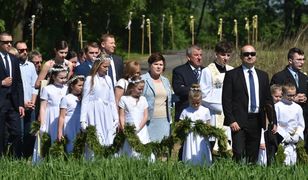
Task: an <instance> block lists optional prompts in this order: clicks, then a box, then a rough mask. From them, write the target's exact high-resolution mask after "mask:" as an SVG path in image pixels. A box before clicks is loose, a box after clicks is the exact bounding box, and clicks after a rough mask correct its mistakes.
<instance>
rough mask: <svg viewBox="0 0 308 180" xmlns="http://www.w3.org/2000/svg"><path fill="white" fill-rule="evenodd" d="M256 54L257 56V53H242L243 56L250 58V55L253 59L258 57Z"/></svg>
mask: <svg viewBox="0 0 308 180" xmlns="http://www.w3.org/2000/svg"><path fill="white" fill-rule="evenodd" d="M256 54H257V53H256V52H242V55H243V56H245V57H248V56H249V55H250V56H251V57H253V56H256Z"/></svg>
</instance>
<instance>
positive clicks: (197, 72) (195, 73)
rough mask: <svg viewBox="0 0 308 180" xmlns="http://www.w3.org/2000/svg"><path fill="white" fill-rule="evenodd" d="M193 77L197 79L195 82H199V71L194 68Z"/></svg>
mask: <svg viewBox="0 0 308 180" xmlns="http://www.w3.org/2000/svg"><path fill="white" fill-rule="evenodd" d="M193 72H194V75H195V76H196V78H197V80H198V82H199V77H200V75H199V70H198V69H197V68H196V69H194V71H193Z"/></svg>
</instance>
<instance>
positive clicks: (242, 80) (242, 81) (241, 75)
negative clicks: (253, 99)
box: [238, 66, 248, 97]
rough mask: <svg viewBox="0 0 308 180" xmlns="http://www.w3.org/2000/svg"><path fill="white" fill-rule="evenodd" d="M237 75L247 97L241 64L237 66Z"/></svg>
mask: <svg viewBox="0 0 308 180" xmlns="http://www.w3.org/2000/svg"><path fill="white" fill-rule="evenodd" d="M238 77H239V80H240V81H239V82H241V84H242V86H243V89H244V90H245V94H246V95H247V97H248V88H247V85H246V80H245V75H244V72H243V67H242V66H240V67H239V68H238Z"/></svg>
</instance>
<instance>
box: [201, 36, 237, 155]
mask: <svg viewBox="0 0 308 180" xmlns="http://www.w3.org/2000/svg"><path fill="white" fill-rule="evenodd" d="M231 54H232V45H231V43H229V42H225V41H222V42H219V43H217V44H216V46H215V60H214V62H213V63H210V64H209V65H208V66H207V67H206V68H204V69H203V70H202V73H201V78H200V87H201V91H202V105H203V106H205V107H207V108H209V109H210V113H211V125H212V126H215V127H218V128H221V129H223V130H224V131H225V133H226V135H227V136H228V140H229V141H230V142H231V131H230V128H229V127H227V126H223V123H224V115H223V112H222V105H221V93H222V83H223V80H224V77H225V74H226V72H227V71H229V70H231V69H233V67H232V66H229V65H228V63H229V61H230V57H231ZM210 143H211V149H212V150H214V151H216V152H217V151H218V143H217V141H216V143H215V140H214V138H211V139H210ZM214 144H215V146H214ZM213 148H214V149H213ZM227 149H228V150H231V146H230V145H229V144H228V148H227Z"/></svg>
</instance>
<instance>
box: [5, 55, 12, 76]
mask: <svg viewBox="0 0 308 180" xmlns="http://www.w3.org/2000/svg"><path fill="white" fill-rule="evenodd" d="M4 60H5V70H6V73H7V74H8V76H10V74H11V73H10V64H9V60H8V59H7V54H4Z"/></svg>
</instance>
